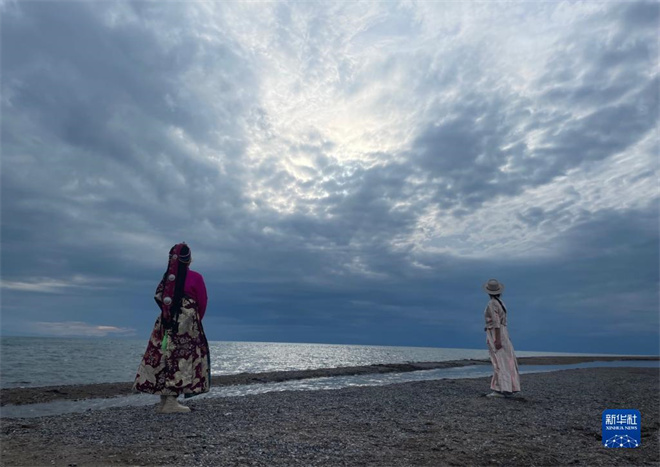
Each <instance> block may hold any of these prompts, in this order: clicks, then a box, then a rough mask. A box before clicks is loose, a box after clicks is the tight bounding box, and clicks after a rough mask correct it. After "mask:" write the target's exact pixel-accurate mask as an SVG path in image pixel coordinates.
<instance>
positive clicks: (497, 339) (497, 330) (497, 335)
mask: <svg viewBox="0 0 660 467" xmlns="http://www.w3.org/2000/svg"><path fill="white" fill-rule="evenodd" d="M501 348H502V338H501V335H500V328H495V349H496V350H500V349H501Z"/></svg>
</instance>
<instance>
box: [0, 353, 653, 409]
mask: <svg viewBox="0 0 660 467" xmlns="http://www.w3.org/2000/svg"><path fill="white" fill-rule="evenodd" d="M598 361H600V362H612V361H660V356H543V357H519V358H518V363H519V364H521V365H571V364H577V363H585V362H598ZM475 365H490V361H489V360H486V359H478V360H477V359H467V360H452V361H445V362H416V363H388V364H378V365H364V366H352V367H336V368H319V369H311V370H294V371H271V372H264V373H239V374H234V375H219V376H213V377H212V384H211V385H212V386H216V387H218V386H234V385H247V384H260V383H275V382H283V381H293V380H302V379H310V378H322V377H332V376H352V375H365V374H384V373H405V372H411V371H420V370H434V369H439V368H457V367H465V366H475ZM133 393H134V392H133V390H132V383H130V382H117V383H97V384H72V385H58V386H40V387H28V388H3V389H0V406H4V405H7V404H14V405H23V404H35V403H44V402H53V401H57V400H81V399H95V398H111V397H118V396H127V395H130V394H133Z"/></svg>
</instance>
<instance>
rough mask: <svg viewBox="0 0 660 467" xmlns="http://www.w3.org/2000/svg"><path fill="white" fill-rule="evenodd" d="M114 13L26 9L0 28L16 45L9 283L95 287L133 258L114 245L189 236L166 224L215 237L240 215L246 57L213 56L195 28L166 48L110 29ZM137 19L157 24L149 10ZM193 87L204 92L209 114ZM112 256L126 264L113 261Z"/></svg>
mask: <svg viewBox="0 0 660 467" xmlns="http://www.w3.org/2000/svg"><path fill="white" fill-rule="evenodd" d="M117 6H118V4H101V5H93V6H92V5H91V4H84V3H82V4H81V3H73V2H57V3H55V2H53V3H37V2H33V3H26V4H21V5H14V6H10V7H8V11H7V12H6V14H4V15H3V25H2V26H3V29H2V34H3V41H4V43H5V44H11V47H3V49H2V52H3V56H2V65H3V78H4V80H3V81H4V84H5V91H6V95H7V96H8V97H7V98H6V100H5V101H4V102H3V107H4V109H3V110H4V115H5V116H8V115H11V118H4V119H3V126H2V127H3V162H4V164H3V165H4V168H5V170H4V171H3V214H5V215H6V216H8V218H10V219H12V222H11V223H10V224H9V225H7V224H6V223H5V225H4V226H3V227H4V228H3V254H4V256H5V261H6V263H5V264H11V265H12V266H11V267H10V268H5V273H4V274H5V276H9V277H11V276H12V275H13V274H16V273H19V271H20V270H24V273H27V272H28V271H32V274H33V275H35V273H36V274H39V275H43V276H49V275H50V274H53V273H55V272H56V271H57V270H62V269H63V268H62V262H66V263H68V264H69V267H71V269H73V270H81V269H82V271H87V272H93V273H95V274H98V272H99V269H102V270H105V271H108V272H110V271H109V268H110V267H112V266H110V265H112V264H113V263H114V264H115V267H117V268H119V270H121V269H122V267H121V266H120V265H117V264H116V263H117V260H115V261H113V260H112V258H113V257H114V258H122V257H123V259H125V258H126V257H130V255H131V253H132V252H131V250H132V249H133V246H132V245H130V243H131V241H130V239H129V238H124V239H122V238H121V237H122V235H121V234H127V235H128V236H130V235H134V234H135V235H138V236H139V235H141V234H144V235H149V234H150V233H157V234H162V235H164V236H169V235H172V234H175V235H176V236H177V237H179V236H181V235H182V234H181V231H182V230H185V229H182V228H181V224H179V223H174V222H172V219H171V216H176V217H177V218H179V219H183V220H184V221H187V222H192V219H194V220H195V222H198V223H199V222H203V221H204V220H205V219H208V218H213V220H214V222H216V223H220V224H222V223H223V222H224V223H227V222H228V221H227V220H226V219H227V218H230V217H231V216H232V215H233V213H232V207H234V206H239V205H241V204H242V203H243V201H242V193H241V190H240V187H239V186H238V183H237V181H236V178H235V177H236V176H239V175H240V166H239V165H238V164H237V163H236V161H237V158H238V157H240V155H241V154H242V152H243V150H244V143H241V142H240V141H241V140H242V137H241V135H242V132H243V128H242V127H241V125H240V123H239V122H240V118H237V117H239V116H240V114H241V112H244V111H245V110H246V109H249V106H250V105H251V103H250V101H249V99H245V98H242V97H239V94H240V92H237V91H238V90H239V88H238V87H239V86H248V87H249V86H255V85H256V81H255V79H254V77H252V76H251V73H250V72H249V71H248V70H246V69H245V68H244V67H243V66H242V61H241V59H240V57H239V56H238V55H237V53H236V52H235V51H237V50H238V51H239V53H240V49H238V47H237V46H236V45H232V44H225V43H221V44H214V46H213V47H210V46H207V45H205V43H203V42H200V41H199V40H197V39H196V38H195V37H194V30H193V29H192V28H175V32H177V34H176V39H175V40H173V41H169V42H168V43H167V44H166V45H165V44H164V40H163V36H161V35H159V34H157V33H156V31H153V30H150V29H149V28H146V27H144V24H145V23H143V22H142V21H144V20H145V19H146V18H143V17H138V20H137V23H136V24H134V23H124V24H119V25H111V24H109V23H108V21H107V18H108V16H109V15H111V13H112V9H113V7H117ZM123 6H124V7H127V8H129V9H130V8H132V7H134V6H135V5H130V4H123ZM173 8H174V9H176V8H177V6H176V5H171V6H169V7H167V8H165V9H164V10H166V11H164V12H163V14H165V13H167V14H172V13H174V12H173V11H172V9H173ZM138 9H140V10H144V11H143V12H142V14H149V15H151V18H150V19H151V20H156V21H157V20H158V19H159V18H160V19H162V18H161V17H160V14H161V11H160V10H159V9H158V8H156V7H154V8H146V10H145V9H144V8H142V7H139V6H138ZM135 13H137V12H133V14H135ZM206 74H213V79H212V81H211V80H210V79H207V78H206ZM237 76H240V81H239V80H238V79H237ZM195 78H199V81H195V82H194V83H191V82H189V81H190V80H194V79H195ZM209 82H210V84H209ZM239 83H240V84H239ZM191 85H194V86H195V87H191ZM197 86H198V87H205V86H212V90H213V91H214V98H216V99H217V101H214V102H208V101H207V96H206V95H204V94H202V93H199V92H197V91H196V87H197ZM178 129H180V130H181V134H183V135H185V140H184V139H182V138H179V137H177V131H178ZM218 134H221V135H223V138H222V144H218V143H219V141H218V136H217V135H218ZM190 142H193V143H194V146H195V147H194V148H191V145H190V144H189V143H190ZM200 152H201V154H200ZM218 162H219V163H218ZM219 165H221V166H222V167H224V172H225V173H223V171H222V170H220V169H219V168H218V166H219ZM229 171H230V172H232V176H231V177H230V176H228V175H227V173H226V172H229ZM220 194H221V197H220V196H219V195H220ZM216 195H218V196H216ZM223 219H224V220H223ZM177 231H179V233H178V234H177V233H176V232H177ZM110 233H112V234H110ZM113 237H114V238H113ZM28 239H29V240H30V241H29V242H26V241H25V240H28ZM124 242H127V243H129V244H128V245H124V246H122V243H124ZM26 248H27V249H30V250H32V251H33V252H34V253H36V254H35V255H34V256H31V255H29V254H28V253H29V252H28V251H26ZM35 248H38V251H34V249H35ZM117 248H120V249H121V248H126V250H128V251H127V252H126V253H128V254H122V252H119V254H118V253H117V251H112V252H110V251H108V250H110V249H113V250H116V249H117ZM74 252H75V254H74ZM133 252H135V251H133ZM135 253H136V252H135ZM21 257H22V258H26V257H29V258H30V261H25V260H23V261H19V258H21ZM54 258H57V260H56V261H55V262H56V264H47V263H48V262H52V261H53V259H54ZM90 258H94V260H91V259H90ZM90 263H96V264H97V265H100V264H102V265H103V266H102V267H98V268H94V267H93V264H90ZM35 269H36V270H38V271H39V272H38V273H37V272H36V271H35ZM64 269H66V267H65V268H64ZM115 272H116V271H115Z"/></svg>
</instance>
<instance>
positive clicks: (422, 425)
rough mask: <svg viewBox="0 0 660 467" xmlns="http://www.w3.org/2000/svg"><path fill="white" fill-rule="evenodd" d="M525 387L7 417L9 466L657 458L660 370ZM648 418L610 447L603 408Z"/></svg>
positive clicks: (370, 391) (327, 394) (597, 373)
mask: <svg viewBox="0 0 660 467" xmlns="http://www.w3.org/2000/svg"><path fill="white" fill-rule="evenodd" d="M522 384H523V391H524V393H523V394H522V395H521V396H518V397H516V398H512V399H490V398H486V397H483V395H484V394H485V393H486V392H487V391H488V386H489V378H478V379H463V380H438V381H424V382H416V383H405V384H396V385H390V386H378V387H361V388H346V389H339V390H332V391H300V392H281V393H267V394H261V395H257V396H247V397H233V398H209V399H203V400H197V401H195V400H194V399H191V400H189V401H186V404H187V405H189V406H190V407H192V408H193V412H191V413H189V414H176V415H174V414H171V415H161V414H157V413H156V412H155V410H154V406H147V407H125V408H115V409H107V410H102V411H95V412H86V413H83V414H68V415H61V416H56V417H43V418H33V419H22V420H21V419H17V420H2V430H1V434H0V441H1V453H2V458H1V461H2V465H6V466H10V465H28V466H40V465H62V466H83V465H85V466H88V465H91V466H101V465H167V466H169V465H171V466H198V465H201V466H234V465H260V466H261V465H263V466H271V465H300V466H314V465H320V466H334V465H337V466H358V465H384V466H411V465H434V466H435V465H526V466H534V465H536V466H541V465H552V466H555V465H569V464H578V465H580V464H581V465H659V464H660V442H659V441H660V440H659V434H660V420H659V413H660V396H659V395H660V371H659V370H658V369H657V368H593V369H580V370H565V371H558V372H551V373H539V374H530V375H523V376H522ZM614 408H634V409H638V410H640V412H641V414H642V445H641V446H640V447H639V448H637V449H606V448H604V447H603V446H602V445H601V414H602V411H603V410H605V409H614Z"/></svg>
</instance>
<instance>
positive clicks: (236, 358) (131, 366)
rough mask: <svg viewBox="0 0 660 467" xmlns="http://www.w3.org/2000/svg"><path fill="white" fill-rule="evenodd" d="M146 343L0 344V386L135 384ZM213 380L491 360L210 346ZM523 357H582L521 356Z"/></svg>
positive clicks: (418, 352)
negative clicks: (241, 375) (382, 365)
mask: <svg viewBox="0 0 660 467" xmlns="http://www.w3.org/2000/svg"><path fill="white" fill-rule="evenodd" d="M146 344H147V343H146V340H128V339H60V338H40V337H2V338H0V350H1V352H0V386H1V387H29V386H51V385H60V384H79V383H104V382H119V381H132V380H133V378H134V377H135V371H136V370H137V366H138V364H139V363H140V359H141V358H142V354H143V352H144V350H145V348H146ZM209 346H210V349H211V372H212V374H214V375H221V374H235V373H242V372H248V373H258V372H264V371H280V370H304V369H310V368H332V367H340V366H359V365H371V364H377V363H405V362H440V361H447V360H461V359H466V358H473V359H474V358H488V353H487V352H486V350H485V349H444V348H424V347H385V346H363V345H327V344H282V343H265V342H213V341H212V342H209ZM516 354H517V355H518V356H520V357H524V356H539V355H577V354H561V353H557V352H553V353H550V352H520V351H516Z"/></svg>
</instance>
